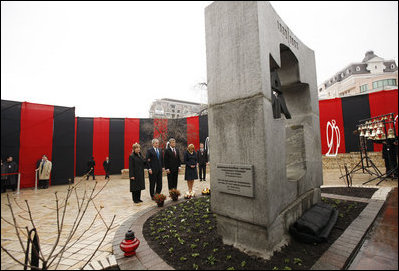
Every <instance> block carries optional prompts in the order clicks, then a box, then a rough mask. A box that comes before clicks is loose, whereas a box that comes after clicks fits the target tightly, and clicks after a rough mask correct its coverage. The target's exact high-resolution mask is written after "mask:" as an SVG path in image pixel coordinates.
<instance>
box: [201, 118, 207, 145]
mask: <svg viewBox="0 0 399 271" xmlns="http://www.w3.org/2000/svg"><path fill="white" fill-rule="evenodd" d="M208 135H209V133H208V115H202V116H199V141H200V143H204V145H205V140H206V138H207V137H208Z"/></svg>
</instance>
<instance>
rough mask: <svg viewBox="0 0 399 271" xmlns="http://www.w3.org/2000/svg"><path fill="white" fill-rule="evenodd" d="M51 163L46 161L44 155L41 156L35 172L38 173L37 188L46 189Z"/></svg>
mask: <svg viewBox="0 0 399 271" xmlns="http://www.w3.org/2000/svg"><path fill="white" fill-rule="evenodd" d="M52 166H53V165H52V163H51V161H49V160H48V159H47V156H46V155H43V156H42V161H41V162H40V164H39V167H38V168H37V169H36V171H38V172H39V188H43V189H47V188H48V185H49V180H50V173H51V168H52Z"/></svg>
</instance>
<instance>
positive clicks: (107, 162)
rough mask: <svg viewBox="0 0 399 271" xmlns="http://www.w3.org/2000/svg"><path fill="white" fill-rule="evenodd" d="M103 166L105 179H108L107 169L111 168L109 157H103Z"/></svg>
mask: <svg viewBox="0 0 399 271" xmlns="http://www.w3.org/2000/svg"><path fill="white" fill-rule="evenodd" d="M103 167H104V171H105V179H107V178H108V179H109V171H110V169H111V161H109V157H106V158H105V161H104V162H103Z"/></svg>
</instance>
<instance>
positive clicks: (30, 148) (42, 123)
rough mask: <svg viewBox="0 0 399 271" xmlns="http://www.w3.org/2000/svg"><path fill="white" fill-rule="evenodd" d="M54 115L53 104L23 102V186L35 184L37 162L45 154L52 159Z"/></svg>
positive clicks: (21, 141)
mask: <svg viewBox="0 0 399 271" xmlns="http://www.w3.org/2000/svg"><path fill="white" fill-rule="evenodd" d="M53 117H54V106H52V105H43V104H33V103H28V102H23V103H22V108H21V133H20V147H19V172H20V173H21V188H25V187H33V186H35V169H36V164H37V161H38V160H40V159H41V158H42V156H43V155H46V156H47V158H48V160H50V161H52V151H53V148H52V147H53ZM50 184H51V182H50Z"/></svg>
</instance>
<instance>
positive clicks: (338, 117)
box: [319, 98, 345, 155]
mask: <svg viewBox="0 0 399 271" xmlns="http://www.w3.org/2000/svg"><path fill="white" fill-rule="evenodd" d="M319 111H320V137H321V153H322V154H327V153H329V154H331V155H334V154H335V152H336V148H337V144H338V140H337V139H338V135H337V132H338V129H339V139H340V142H339V148H338V153H345V134H344V121H343V116H342V101H341V99H340V98H336V99H329V100H322V101H319ZM328 123H330V124H328ZM327 126H328V131H327ZM327 132H328V139H329V141H330V147H329V145H328V142H327Z"/></svg>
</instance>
